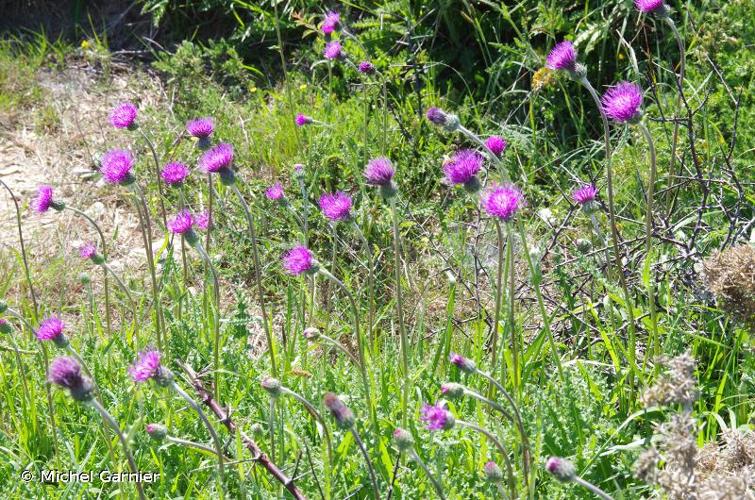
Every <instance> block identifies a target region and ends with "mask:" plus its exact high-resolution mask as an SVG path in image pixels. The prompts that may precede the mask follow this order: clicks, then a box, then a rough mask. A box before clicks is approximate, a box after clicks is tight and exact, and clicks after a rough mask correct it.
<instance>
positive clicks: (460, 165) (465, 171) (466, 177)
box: [443, 149, 482, 185]
mask: <svg viewBox="0 0 755 500" xmlns="http://www.w3.org/2000/svg"><path fill="white" fill-rule="evenodd" d="M481 168H482V155H480V154H479V153H478V152H477V151H473V150H471V149H462V150H459V151H457V152H456V154H454V156H453V158H451V160H450V161H447V162H446V164H445V165H443V172H444V173H445V174H446V180H447V181H448V183H449V184H451V185H453V184H468V183H471V182H474V180H476V177H475V176H476V175H477V173H478V172H479V171H480V169H481Z"/></svg>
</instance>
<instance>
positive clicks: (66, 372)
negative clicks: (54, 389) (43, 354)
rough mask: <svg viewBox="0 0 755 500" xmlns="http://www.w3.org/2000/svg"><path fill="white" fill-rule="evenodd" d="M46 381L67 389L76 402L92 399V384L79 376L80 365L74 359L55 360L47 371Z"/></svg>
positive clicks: (60, 358)
mask: <svg viewBox="0 0 755 500" xmlns="http://www.w3.org/2000/svg"><path fill="white" fill-rule="evenodd" d="M47 380H49V381H50V382H52V383H53V384H56V385H59V386H61V387H63V388H65V389H68V390H69V391H70V393H71V397H73V398H74V399H75V400H77V401H88V400H90V399H92V389H93V386H92V382H91V381H90V380H89V379H87V378H86V377H84V376H83V375H82V374H81V365H79V362H78V361H76V360H75V359H74V358H71V357H68V356H61V357H59V358H55V359H54V360H53V361H52V363H50V368H49V370H48V371H47Z"/></svg>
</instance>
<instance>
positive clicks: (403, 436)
mask: <svg viewBox="0 0 755 500" xmlns="http://www.w3.org/2000/svg"><path fill="white" fill-rule="evenodd" d="M393 444H395V445H396V448H398V450H399V451H407V450H410V449H412V447H413V446H414V437H412V433H411V432H409V431H407V430H406V429H402V428H400V427H397V428H396V430H395V431H393Z"/></svg>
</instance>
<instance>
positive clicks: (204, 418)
mask: <svg viewBox="0 0 755 500" xmlns="http://www.w3.org/2000/svg"><path fill="white" fill-rule="evenodd" d="M172 385H173V390H174V391H176V392H177V393H178V395H179V396H181V397H182V398H183V399H184V400H185V401H186V402H187V403H188V404H189V406H191V407H192V408H193V409H194V411H196V412H197V415H199V418H200V419H201V420H202V423H203V424H204V426H205V427H206V428H207V431H208V432H209V433H210V437H211V438H212V442H213V444H214V445H215V452H216V455H217V457H218V472H219V473H220V478H219V484H220V489H221V491H222V489H223V447H222V446H221V444H220V439H219V438H218V434H217V433H216V432H215V428H214V427H213V426H212V424H210V421H209V420H207V416H206V415H205V414H204V412H203V411H202V408H201V407H200V406H199V405H198V404H197V402H196V401H194V399H193V398H192V397H191V396H189V395H188V394H186V392H184V390H183V389H181V387H180V386H179V385H178V384H177V383H176V382H175V381H173V384H172Z"/></svg>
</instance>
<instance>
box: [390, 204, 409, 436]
mask: <svg viewBox="0 0 755 500" xmlns="http://www.w3.org/2000/svg"><path fill="white" fill-rule="evenodd" d="M391 215H392V220H393V258H394V260H393V267H394V277H395V280H396V315H397V316H398V329H399V336H400V340H401V371H402V373H403V378H404V380H403V382H402V391H401V422H402V424H401V425H404V426H405V425H406V419H407V417H408V415H407V407H408V405H409V392H410V390H411V377H410V375H409V353H408V352H407V350H408V348H409V342H408V340H407V336H406V325H405V324H404V299H403V295H402V291H401V233H400V231H399V227H398V210H397V208H396V197H395V196H393V197H391Z"/></svg>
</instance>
